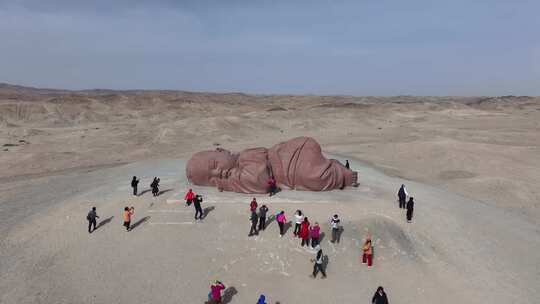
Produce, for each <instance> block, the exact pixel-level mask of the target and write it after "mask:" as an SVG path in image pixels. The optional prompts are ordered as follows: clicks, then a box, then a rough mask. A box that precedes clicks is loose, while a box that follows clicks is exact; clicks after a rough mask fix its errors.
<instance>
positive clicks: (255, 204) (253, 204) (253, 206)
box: [249, 198, 258, 212]
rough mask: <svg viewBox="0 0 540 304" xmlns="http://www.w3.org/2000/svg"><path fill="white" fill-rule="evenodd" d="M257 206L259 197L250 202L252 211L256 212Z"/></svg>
mask: <svg viewBox="0 0 540 304" xmlns="http://www.w3.org/2000/svg"><path fill="white" fill-rule="evenodd" d="M257 206H258V205H257V199H256V198H253V200H252V201H251V203H250V204H249V209H250V210H251V212H256V211H257Z"/></svg>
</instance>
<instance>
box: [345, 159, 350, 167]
mask: <svg viewBox="0 0 540 304" xmlns="http://www.w3.org/2000/svg"><path fill="white" fill-rule="evenodd" d="M345 168H347V169H351V165H349V160H345Z"/></svg>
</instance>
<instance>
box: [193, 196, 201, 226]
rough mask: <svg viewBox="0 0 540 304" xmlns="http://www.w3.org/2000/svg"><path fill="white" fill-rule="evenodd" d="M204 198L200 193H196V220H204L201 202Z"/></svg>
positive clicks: (194, 204) (194, 201)
mask: <svg viewBox="0 0 540 304" xmlns="http://www.w3.org/2000/svg"><path fill="white" fill-rule="evenodd" d="M202 201H203V199H202V196H200V195H198V194H197V195H195V199H194V200H193V206H194V207H195V219H196V220H202V219H203V210H202V208H201V203H202Z"/></svg>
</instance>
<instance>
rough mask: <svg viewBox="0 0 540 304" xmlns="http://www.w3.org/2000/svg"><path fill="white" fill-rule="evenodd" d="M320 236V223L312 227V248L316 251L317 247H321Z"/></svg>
mask: <svg viewBox="0 0 540 304" xmlns="http://www.w3.org/2000/svg"><path fill="white" fill-rule="evenodd" d="M320 234H321V227H319V223H317V222H315V224H313V226H312V227H311V248H313V249H315V247H317V245H319V237H320Z"/></svg>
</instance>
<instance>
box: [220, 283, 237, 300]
mask: <svg viewBox="0 0 540 304" xmlns="http://www.w3.org/2000/svg"><path fill="white" fill-rule="evenodd" d="M237 293H238V291H237V290H236V288H234V286H230V287H228V288H227V289H225V291H224V292H223V297H222V299H221V303H223V304H226V303H230V302H231V301H232V298H233V297H234V296H235V295H236V294H237Z"/></svg>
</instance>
